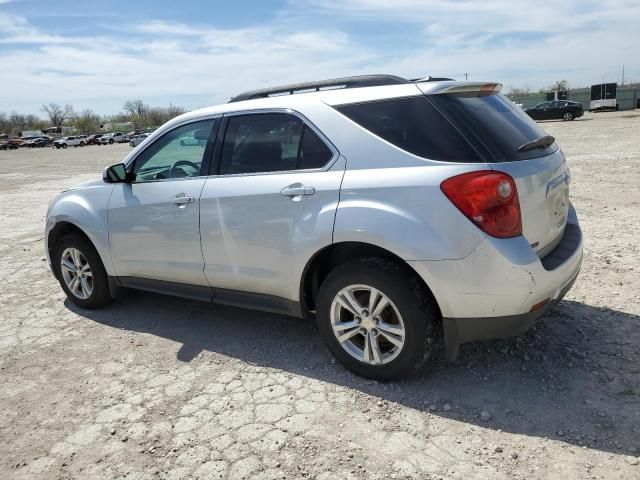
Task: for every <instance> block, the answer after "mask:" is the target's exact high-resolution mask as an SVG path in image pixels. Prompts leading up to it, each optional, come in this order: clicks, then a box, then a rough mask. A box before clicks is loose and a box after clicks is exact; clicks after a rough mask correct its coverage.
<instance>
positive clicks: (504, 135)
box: [428, 92, 570, 257]
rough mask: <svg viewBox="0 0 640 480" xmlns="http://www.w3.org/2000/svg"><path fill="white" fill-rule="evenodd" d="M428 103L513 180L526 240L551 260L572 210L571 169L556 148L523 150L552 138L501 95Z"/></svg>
mask: <svg viewBox="0 0 640 480" xmlns="http://www.w3.org/2000/svg"><path fill="white" fill-rule="evenodd" d="M428 98H429V99H430V100H431V101H432V102H434V104H435V105H436V106H437V107H438V108H439V109H440V110H441V111H442V112H443V114H444V115H445V116H446V117H447V118H448V119H449V120H450V121H451V122H452V123H453V124H454V125H455V126H456V127H457V128H458V129H459V131H460V132H461V133H463V135H464V136H465V137H466V138H467V139H469V141H470V142H471V143H472V145H473V146H474V147H475V148H476V149H477V151H478V152H479V153H480V154H481V156H482V157H483V158H484V159H485V161H486V162H487V163H488V164H489V165H490V166H491V168H492V169H495V170H499V171H502V172H505V173H507V174H509V175H511V176H512V177H513V179H514V180H515V182H516V185H517V187H518V197H519V200H520V209H521V212H522V229H523V235H524V236H525V238H526V239H527V241H528V242H529V244H531V246H532V248H533V249H534V250H535V251H536V252H537V253H538V255H539V256H541V257H542V256H544V255H546V253H547V252H549V251H550V250H552V249H553V248H554V247H555V245H557V244H558V243H559V242H560V240H561V238H562V234H563V232H564V227H565V224H566V222H567V215H568V209H569V198H568V197H569V178H570V177H569V170H568V167H567V164H566V160H565V157H564V154H563V153H562V151H561V150H560V149H559V148H558V146H557V144H556V143H555V142H554V143H552V144H550V145H546V146H540V147H538V148H531V149H526V148H521V147H523V146H524V145H526V144H527V143H530V142H532V141H534V140H536V139H539V138H541V137H544V136H545V135H547V133H546V132H545V131H544V130H543V129H542V128H540V126H539V125H537V124H536V123H535V122H534V121H532V120H531V118H529V117H528V116H527V115H526V114H525V113H524V112H523V111H522V110H521V109H519V108H517V107H516V106H515V105H514V104H513V103H512V102H511V101H509V99H507V98H506V97H504V96H503V95H502V94H499V93H490V94H487V93H480V92H478V93H475V94H473V93H469V92H466V93H464V94H455V93H447V94H435V95H429V96H428Z"/></svg>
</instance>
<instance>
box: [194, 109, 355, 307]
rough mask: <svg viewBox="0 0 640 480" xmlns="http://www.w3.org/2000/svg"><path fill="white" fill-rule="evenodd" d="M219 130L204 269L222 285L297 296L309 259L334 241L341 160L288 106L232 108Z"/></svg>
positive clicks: (206, 213)
mask: <svg viewBox="0 0 640 480" xmlns="http://www.w3.org/2000/svg"><path fill="white" fill-rule="evenodd" d="M222 132H225V133H224V141H223V142H222V144H221V145H220V147H216V150H217V152H216V157H217V165H216V166H215V170H214V172H213V173H214V175H212V176H210V177H209V178H208V179H207V181H206V183H205V185H204V189H203V191H202V196H201V199H200V203H201V206H200V225H201V236H202V252H203V256H204V264H205V265H204V272H205V275H206V277H207V279H208V281H209V283H210V285H211V286H212V287H214V288H217V289H226V290H242V291H245V292H255V293H261V294H267V295H272V296H277V297H281V298H286V299H290V300H297V298H298V294H299V286H300V275H301V271H302V269H303V268H304V265H305V264H306V261H307V259H308V258H310V256H311V255H312V254H313V253H314V252H316V251H317V250H319V249H320V248H322V247H323V246H326V245H329V244H330V243H331V240H332V232H333V222H334V218H335V211H336V207H337V204H338V199H339V191H340V183H341V181H342V177H343V175H344V168H345V163H344V159H341V158H339V157H338V155H339V154H338V152H337V150H336V149H335V147H333V146H332V145H331V144H330V143H329V142H328V141H327V139H326V138H324V137H323V136H322V134H321V133H320V132H319V131H318V130H316V129H315V127H313V126H312V125H310V124H309V123H308V122H307V121H306V120H305V119H304V118H302V117H300V116H298V115H297V114H294V113H291V112H287V113H284V112H268V111H265V112H260V113H252V114H239V115H231V116H228V117H225V120H224V121H223V124H222V125H221V134H222ZM218 148H219V150H218ZM219 294H222V293H219Z"/></svg>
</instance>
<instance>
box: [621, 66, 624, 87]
mask: <svg viewBox="0 0 640 480" xmlns="http://www.w3.org/2000/svg"><path fill="white" fill-rule="evenodd" d="M620 84H621V85H624V63H623V64H622V82H620Z"/></svg>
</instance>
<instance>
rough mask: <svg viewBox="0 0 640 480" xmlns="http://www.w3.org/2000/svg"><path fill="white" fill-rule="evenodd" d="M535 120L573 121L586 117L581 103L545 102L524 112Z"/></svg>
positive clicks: (565, 101)
mask: <svg viewBox="0 0 640 480" xmlns="http://www.w3.org/2000/svg"><path fill="white" fill-rule="evenodd" d="M524 111H525V112H527V114H528V115H529V116H530V117H531V118H533V119H534V120H565V121H568V120H573V119H575V118H578V117H581V116H582V115H584V110H583V109H582V104H581V103H580V102H570V101H568V100H556V101H553V102H543V103H540V104H538V105H536V106H535V107H531V108H526V109H525V110H524Z"/></svg>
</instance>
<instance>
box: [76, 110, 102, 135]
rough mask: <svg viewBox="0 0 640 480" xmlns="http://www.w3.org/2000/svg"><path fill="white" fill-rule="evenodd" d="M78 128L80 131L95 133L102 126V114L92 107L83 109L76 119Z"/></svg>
mask: <svg viewBox="0 0 640 480" xmlns="http://www.w3.org/2000/svg"><path fill="white" fill-rule="evenodd" d="M75 120H76V121H75V124H76V128H77V129H78V130H79V131H80V133H93V132H96V131H97V130H98V129H99V128H100V123H101V118H100V115H98V114H97V113H95V112H94V111H93V110H91V109H90V108H87V109H86V110H83V111H82V113H80V114H79V115H78V116H77V117H76V119H75Z"/></svg>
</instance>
